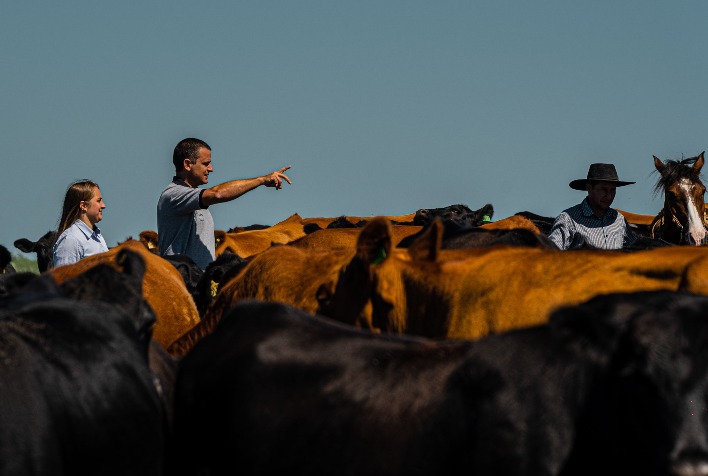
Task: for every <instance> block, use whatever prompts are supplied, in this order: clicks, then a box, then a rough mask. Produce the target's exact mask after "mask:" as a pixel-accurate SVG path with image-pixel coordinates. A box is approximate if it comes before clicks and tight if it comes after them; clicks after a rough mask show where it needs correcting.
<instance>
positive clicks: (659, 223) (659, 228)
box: [649, 207, 708, 245]
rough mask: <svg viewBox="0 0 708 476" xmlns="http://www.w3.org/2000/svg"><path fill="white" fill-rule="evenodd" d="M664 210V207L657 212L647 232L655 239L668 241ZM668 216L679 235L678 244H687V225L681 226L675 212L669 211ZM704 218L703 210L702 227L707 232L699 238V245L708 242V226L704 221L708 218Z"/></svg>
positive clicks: (705, 216) (705, 214) (705, 212)
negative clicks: (701, 238)
mask: <svg viewBox="0 0 708 476" xmlns="http://www.w3.org/2000/svg"><path fill="white" fill-rule="evenodd" d="M664 210H666V207H664V209H663V210H661V211H660V212H659V214H658V215H657V216H656V218H655V219H654V222H653V223H652V224H651V228H650V230H649V233H650V235H649V236H650V237H651V238H655V239H661V240H664V241H670V240H667V236H666V227H665V225H666V223H665V216H666V214H665V213H664ZM670 216H671V223H672V224H673V225H674V226H675V227H676V229H677V230H678V234H679V237H680V239H679V243H678V244H679V245H683V244H688V243H689V239H688V234H689V232H688V227H685V226H683V224H681V222H680V221H679V219H678V218H676V215H675V214H673V213H671V215H670ZM706 218H707V211H706V210H704V212H703V228H705V229H706V232H707V233H706V236H705V237H704V238H703V240H701V245H705V244H706V242H708V227H706V221H708V220H706Z"/></svg>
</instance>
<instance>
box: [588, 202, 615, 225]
mask: <svg viewBox="0 0 708 476" xmlns="http://www.w3.org/2000/svg"><path fill="white" fill-rule="evenodd" d="M580 208H581V210H582V212H583V216H584V217H585V218H590V217H592V218H594V219H596V220H604V219H608V220H614V219H615V218H616V217H617V210H615V209H614V208H609V209H608V210H607V213H605V216H604V217H602V218H597V216H595V213H593V211H592V208H590V204H589V203H588V199H587V198H584V199H583V203H581V204H580Z"/></svg>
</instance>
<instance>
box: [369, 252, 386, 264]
mask: <svg viewBox="0 0 708 476" xmlns="http://www.w3.org/2000/svg"><path fill="white" fill-rule="evenodd" d="M385 259H386V250H384V249H383V248H379V254H378V255H376V258H374V259H373V261H372V262H371V264H379V263H380V262H382V261H383V260H385Z"/></svg>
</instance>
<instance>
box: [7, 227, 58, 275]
mask: <svg viewBox="0 0 708 476" xmlns="http://www.w3.org/2000/svg"><path fill="white" fill-rule="evenodd" d="M56 239H57V232H56V231H48V232H46V233H45V234H44V235H43V236H42V237H41V238H40V239H39V240H37V241H30V240H28V239H27V238H19V239H17V240H15V242H14V245H15V248H17V249H18V250H20V251H22V252H24V253H36V254H37V267H38V268H39V272H40V273H42V272H44V271H46V270H48V269H50V268H53V267H54V264H53V261H52V247H53V246H54V242H55V241H56Z"/></svg>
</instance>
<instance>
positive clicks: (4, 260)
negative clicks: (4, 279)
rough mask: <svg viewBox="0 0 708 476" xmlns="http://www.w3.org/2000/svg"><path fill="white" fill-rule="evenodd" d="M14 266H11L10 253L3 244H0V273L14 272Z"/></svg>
mask: <svg viewBox="0 0 708 476" xmlns="http://www.w3.org/2000/svg"><path fill="white" fill-rule="evenodd" d="M14 272H15V268H14V266H12V254H10V251H9V250H8V249H7V248H5V247H4V246H3V245H0V274H9V273H14Z"/></svg>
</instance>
